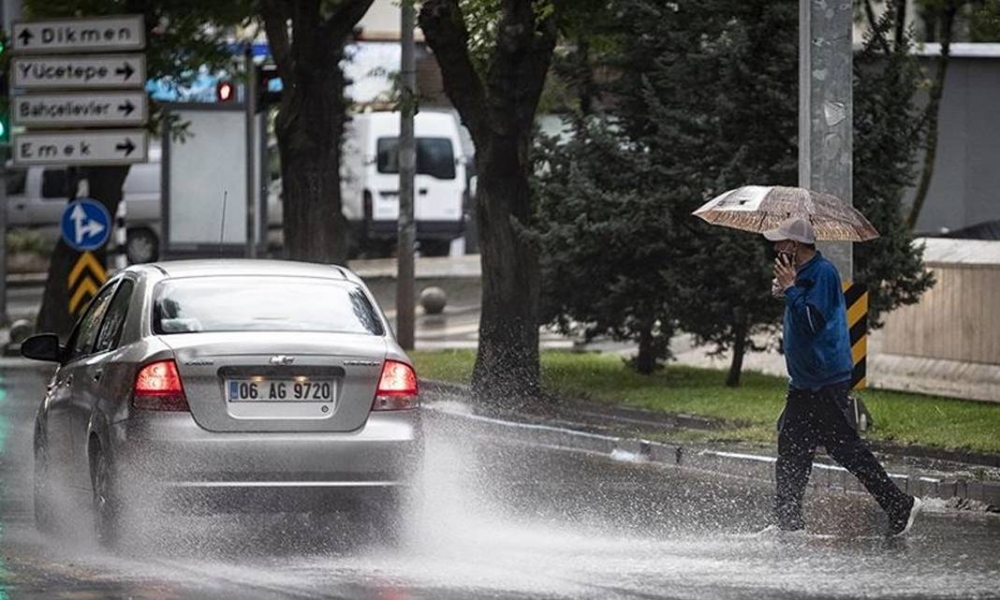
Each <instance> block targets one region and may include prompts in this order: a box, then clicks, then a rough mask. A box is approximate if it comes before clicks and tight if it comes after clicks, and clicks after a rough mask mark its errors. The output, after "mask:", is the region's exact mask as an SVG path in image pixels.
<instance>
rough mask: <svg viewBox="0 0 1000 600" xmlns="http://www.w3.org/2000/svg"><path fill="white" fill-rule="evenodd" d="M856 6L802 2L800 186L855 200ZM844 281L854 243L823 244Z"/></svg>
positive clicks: (850, 272) (851, 274)
mask: <svg viewBox="0 0 1000 600" xmlns="http://www.w3.org/2000/svg"><path fill="white" fill-rule="evenodd" d="M852 33H853V4H852V3H851V2H834V3H827V2H814V1H811V0H799V185H800V186H802V187H807V188H810V189H813V190H816V191H819V192H825V193H828V194H833V195H834V196H837V197H838V198H841V199H843V200H844V201H845V202H847V203H848V204H851V203H852V202H853V199H852V194H851V188H852V185H853V181H852V162H851V161H852V160H853V156H852V147H853V137H852V135H853V128H854V125H853V123H854V100H853V55H852V52H853V47H852V44H853V39H852ZM819 247H820V249H821V250H822V251H823V253H824V254H825V255H826V257H827V258H828V259H830V261H831V262H832V263H833V264H834V265H835V266H836V267H837V270H838V271H840V277H841V279H843V280H844V281H851V280H852V279H853V277H854V265H853V262H854V260H853V245H852V243H851V242H821V243H820V244H819Z"/></svg>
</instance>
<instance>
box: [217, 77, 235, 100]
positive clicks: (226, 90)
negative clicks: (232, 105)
mask: <svg viewBox="0 0 1000 600" xmlns="http://www.w3.org/2000/svg"><path fill="white" fill-rule="evenodd" d="M234 98H236V86H234V85H233V84H232V83H231V82H229V81H220V82H218V83H217V84H215V101H216V102H229V101H231V100H233V99H234Z"/></svg>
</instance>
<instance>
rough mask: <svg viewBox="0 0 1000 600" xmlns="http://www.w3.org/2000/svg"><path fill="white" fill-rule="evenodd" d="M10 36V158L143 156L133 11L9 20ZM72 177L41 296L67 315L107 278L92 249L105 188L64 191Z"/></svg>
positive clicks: (90, 161) (118, 160) (99, 161)
mask: <svg viewBox="0 0 1000 600" xmlns="http://www.w3.org/2000/svg"><path fill="white" fill-rule="evenodd" d="M10 39H11V43H12V50H13V52H14V55H15V56H14V57H13V58H12V59H11V62H10V69H9V73H10V87H11V88H13V89H14V90H15V91H16V93H17V95H15V96H14V97H13V98H12V100H11V108H12V112H13V114H12V117H13V121H14V123H15V124H17V125H18V126H20V127H22V128H25V131H22V132H18V133H16V134H15V135H13V136H12V142H11V146H12V153H11V154H12V158H13V161H14V163H15V164H17V165H22V166H26V165H59V166H66V167H70V168H72V167H98V166H112V165H129V164H133V163H140V162H146V160H147V155H148V146H149V135H148V133H147V132H146V130H145V129H144V128H143V126H144V125H145V124H146V121H147V119H148V118H149V102H148V99H147V96H146V93H145V91H144V87H145V84H146V56H145V54H144V53H142V50H143V49H144V48H145V47H146V27H145V23H144V19H143V16H142V15H118V16H109V17H93V18H78V19H51V20H41V21H25V22H15V23H14V26H13V30H12V32H11V38H10ZM75 187H76V186H75V185H74V186H73V189H71V190H70V198H69V200H70V202H69V203H68V204H67V206H66V209H65V210H64V211H63V215H62V221H61V228H62V240H63V242H64V243H65V246H66V247H67V248H68V249H69V255H67V254H66V250H65V249H63V250H59V251H57V253H56V256H54V257H53V260H54V261H55V262H54V265H53V267H52V269H51V270H50V272H49V280H48V282H47V284H46V300H45V302H44V303H43V309H47V310H49V311H57V310H65V311H66V313H63V316H65V315H66V314H68V315H69V317H70V322H71V321H72V319H74V318H75V317H76V316H77V315H79V314H80V312H81V311H83V310H84V308H85V307H86V306H87V304H88V301H89V300H90V299H91V298H92V297H93V296H94V295H95V294H96V293H97V290H98V289H99V288H100V286H101V285H102V284H103V283H104V281H105V280H106V279H107V271H106V270H105V267H104V265H103V264H102V258H103V257H104V255H105V253H106V245H107V243H108V240H109V238H110V237H111V233H112V228H113V227H114V222H113V221H112V218H111V214H110V212H109V210H108V208H107V206H108V204H107V203H108V202H109V200H110V198H104V197H99V198H82V199H74V197H75V195H76V189H75ZM104 193H105V194H112V193H113V192H111V191H107V190H106V191H105V192H104ZM60 256H61V257H62V258H59V260H58V261H57V260H56V257H60ZM67 258H68V259H69V260H67ZM56 271H60V272H56ZM53 290H54V291H53ZM50 293H51V294H55V295H54V296H51V297H50V296H49V295H50ZM63 298H65V300H63ZM53 316H54V315H53ZM61 318H62V317H59V319H61ZM50 322H52V323H60V322H61V321H60V320H50Z"/></svg>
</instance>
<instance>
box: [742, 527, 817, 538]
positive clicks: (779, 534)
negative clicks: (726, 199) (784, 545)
mask: <svg viewBox="0 0 1000 600" xmlns="http://www.w3.org/2000/svg"><path fill="white" fill-rule="evenodd" d="M805 534H806V530H805V529H782V528H781V527H778V526H777V525H768V526H767V527H765V528H764V529H761V530H760V531H758V532H757V533H755V534H754V536H755V537H760V538H772V539H788V538H797V537H802V536H804V535H805Z"/></svg>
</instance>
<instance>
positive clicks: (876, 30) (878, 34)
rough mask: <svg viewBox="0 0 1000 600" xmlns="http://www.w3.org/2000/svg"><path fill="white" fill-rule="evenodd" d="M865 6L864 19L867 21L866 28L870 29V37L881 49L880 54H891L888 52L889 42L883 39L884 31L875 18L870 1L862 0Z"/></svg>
mask: <svg viewBox="0 0 1000 600" xmlns="http://www.w3.org/2000/svg"><path fill="white" fill-rule="evenodd" d="M863 3H864V5H865V18H866V19H867V20H868V27H869V29H871V32H872V35H873V36H875V39H876V40H878V45H879V46H880V47H881V48H882V52H884V53H885V54H886V55H889V54H891V52H890V50H889V42H888V41H887V40H886V39H885V31H883V27H882V24H881V22H880V21H879V19H878V17H876V16H875V9H874V8H873V7H872V0H864V2H863Z"/></svg>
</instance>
